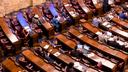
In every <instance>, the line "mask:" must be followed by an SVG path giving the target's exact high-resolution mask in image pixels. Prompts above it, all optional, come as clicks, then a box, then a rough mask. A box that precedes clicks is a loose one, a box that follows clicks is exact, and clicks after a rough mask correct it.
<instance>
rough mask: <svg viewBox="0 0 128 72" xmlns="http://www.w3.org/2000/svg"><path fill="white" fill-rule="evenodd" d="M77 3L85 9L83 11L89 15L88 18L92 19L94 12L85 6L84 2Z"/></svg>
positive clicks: (79, 0) (78, 0) (80, 0)
mask: <svg viewBox="0 0 128 72" xmlns="http://www.w3.org/2000/svg"><path fill="white" fill-rule="evenodd" d="M77 2H78V4H79V5H80V7H81V8H82V9H83V11H84V12H85V13H87V14H88V18H92V11H91V9H89V8H88V7H87V6H86V5H85V3H84V1H83V0H77Z"/></svg>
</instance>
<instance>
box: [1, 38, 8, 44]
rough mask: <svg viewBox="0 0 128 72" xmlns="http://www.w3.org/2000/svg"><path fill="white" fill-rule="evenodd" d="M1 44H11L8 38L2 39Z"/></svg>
mask: <svg viewBox="0 0 128 72" xmlns="http://www.w3.org/2000/svg"><path fill="white" fill-rule="evenodd" d="M0 42H1V43H4V44H7V43H9V41H8V39H7V38H2V39H1V40H0Z"/></svg>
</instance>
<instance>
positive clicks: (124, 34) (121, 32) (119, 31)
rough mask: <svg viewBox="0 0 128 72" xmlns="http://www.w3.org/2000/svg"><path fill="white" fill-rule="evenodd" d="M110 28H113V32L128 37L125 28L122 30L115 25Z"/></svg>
mask: <svg viewBox="0 0 128 72" xmlns="http://www.w3.org/2000/svg"><path fill="white" fill-rule="evenodd" d="M110 30H112V31H113V32H115V33H117V34H119V35H121V36H122V37H124V38H126V39H128V33H127V32H125V31H123V30H120V29H118V28H117V27H115V26H113V27H112V28H111V29H110Z"/></svg>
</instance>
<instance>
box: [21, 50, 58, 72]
mask: <svg viewBox="0 0 128 72" xmlns="http://www.w3.org/2000/svg"><path fill="white" fill-rule="evenodd" d="M22 54H23V55H24V56H25V57H26V58H27V59H28V60H30V61H31V62H32V63H34V64H35V65H37V66H38V67H39V68H40V69H42V70H45V71H47V72H59V71H57V70H56V69H55V68H54V67H53V66H52V65H50V64H47V63H46V62H44V61H43V60H42V59H41V58H39V57H38V56H36V55H35V54H34V53H33V52H32V51H31V50H25V51H23V52H22Z"/></svg>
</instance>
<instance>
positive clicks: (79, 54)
mask: <svg viewBox="0 0 128 72" xmlns="http://www.w3.org/2000/svg"><path fill="white" fill-rule="evenodd" d="M69 54H70V55H71V56H73V57H76V58H77V60H78V61H80V60H81V59H82V56H83V53H82V51H81V50H77V49H76V48H75V50H72V51H70V52H69Z"/></svg>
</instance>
